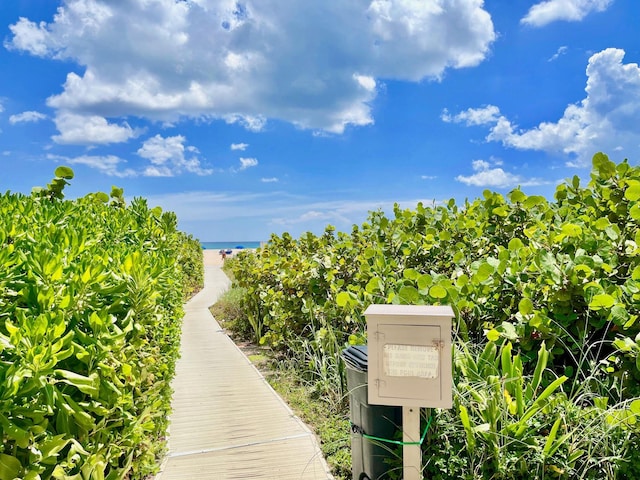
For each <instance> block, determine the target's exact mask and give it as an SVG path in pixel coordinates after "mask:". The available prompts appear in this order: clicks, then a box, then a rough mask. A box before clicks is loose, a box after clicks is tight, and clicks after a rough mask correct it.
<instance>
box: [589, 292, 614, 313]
mask: <svg viewBox="0 0 640 480" xmlns="http://www.w3.org/2000/svg"><path fill="white" fill-rule="evenodd" d="M615 303H616V299H615V298H613V297H612V296H611V295H608V294H606V293H602V294H600V295H595V296H594V297H593V299H592V300H591V302H589V308H590V309H591V310H601V309H603V308H611V307H612V306H613V305H614V304H615Z"/></svg>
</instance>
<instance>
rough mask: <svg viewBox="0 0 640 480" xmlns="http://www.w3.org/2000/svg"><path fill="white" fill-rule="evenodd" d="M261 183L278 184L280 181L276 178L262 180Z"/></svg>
mask: <svg viewBox="0 0 640 480" xmlns="http://www.w3.org/2000/svg"><path fill="white" fill-rule="evenodd" d="M260 181H261V182H262V183H278V182H279V181H280V180H279V179H278V178H276V177H271V178H261V179H260Z"/></svg>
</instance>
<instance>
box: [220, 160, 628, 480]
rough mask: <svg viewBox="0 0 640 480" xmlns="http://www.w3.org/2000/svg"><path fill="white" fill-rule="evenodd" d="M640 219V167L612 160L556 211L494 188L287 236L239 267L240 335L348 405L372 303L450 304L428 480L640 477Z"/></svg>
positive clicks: (597, 166)
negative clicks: (446, 366) (447, 397)
mask: <svg viewBox="0 0 640 480" xmlns="http://www.w3.org/2000/svg"><path fill="white" fill-rule="evenodd" d="M639 225H640V168H638V167H635V166H631V165H629V163H628V162H627V161H625V162H623V163H620V164H618V165H616V164H614V163H613V162H611V161H610V160H609V159H608V158H607V157H606V155H604V154H601V153H599V154H596V155H595V156H594V159H593V171H592V174H591V180H590V182H589V183H588V185H586V186H582V185H580V181H579V179H578V177H574V178H573V179H571V180H570V181H568V182H566V183H563V184H561V185H559V186H558V187H557V189H556V193H555V199H554V201H548V200H547V199H545V198H544V197H541V196H528V195H526V194H525V193H524V192H523V191H521V190H520V189H516V190H513V191H511V192H510V193H508V194H507V195H506V198H505V197H504V196H503V195H501V194H498V193H494V192H490V191H485V192H484V194H483V198H480V199H477V200H474V201H473V202H469V201H466V202H465V203H464V204H463V205H461V206H458V205H456V202H455V201H453V200H451V201H449V202H448V203H446V204H443V205H440V204H434V205H433V206H424V205H422V204H419V205H418V206H417V207H416V209H415V210H401V209H400V208H399V207H396V208H395V211H394V216H393V218H388V217H386V216H385V215H384V214H383V213H382V212H372V213H371V214H370V217H369V219H368V221H367V222H366V223H364V224H363V225H362V226H354V227H353V231H352V232H351V233H350V234H347V233H336V232H335V231H334V229H333V228H332V227H328V228H327V229H326V232H325V234H324V235H322V236H315V235H312V234H310V233H309V234H306V235H303V236H302V237H301V238H299V239H294V238H292V237H291V236H290V235H288V234H286V233H285V234H283V235H282V236H276V235H274V236H272V237H271V240H270V242H269V243H268V245H266V246H265V247H263V248H261V249H260V250H259V251H258V252H257V253H256V254H254V255H251V254H246V255H241V256H239V258H238V259H236V260H235V261H234V263H233V264H232V270H233V276H234V278H235V280H234V285H235V286H236V287H237V288H240V289H241V290H239V291H240V292H242V294H241V298H240V304H241V307H242V311H243V313H244V315H246V316H245V317H243V319H240V320H238V319H236V321H235V325H236V327H237V328H238V329H239V330H241V331H242V330H244V331H247V332H250V333H251V334H252V335H253V336H254V338H255V339H256V340H258V341H260V342H261V343H263V344H265V345H269V346H271V347H272V348H273V349H274V351H275V352H278V354H279V355H280V356H281V357H283V358H287V359H291V360H292V361H291V362H290V364H297V365H299V366H302V367H303V374H304V375H306V377H307V378H308V379H309V380H310V381H312V382H313V385H314V388H315V389H316V390H317V391H318V392H319V393H321V394H323V395H324V398H331V396H332V395H333V396H334V398H336V394H335V392H338V394H337V398H336V399H337V400H339V399H340V398H343V399H344V398H345V396H346V395H347V393H348V392H347V391H346V387H345V382H344V364H343V362H342V361H341V358H340V352H341V350H342V349H343V348H344V347H345V346H346V345H348V344H357V343H363V342H365V341H366V339H365V336H364V331H365V327H364V319H363V315H362V312H363V311H364V309H365V308H366V307H367V306H368V305H369V304H371V303H407V304H448V305H451V306H452V307H453V309H454V311H455V314H456V322H455V323H456V326H455V332H454V336H455V339H454V340H455V342H454V352H453V354H454V362H455V369H454V370H455V373H454V384H455V386H454V389H455V391H454V408H453V409H451V410H437V411H434V418H433V421H432V424H431V427H430V428H431V430H430V434H429V438H430V441H429V442H427V444H426V445H425V447H424V450H425V457H424V464H425V475H426V476H427V477H428V478H434V479H437V478H441V479H447V478H469V479H471V478H473V479H476V478H491V479H529V478H543V477H545V478H546V477H548V478H593V479H602V478H639V477H640V457H639V455H640V453H638V444H639V442H638V424H637V416H638V414H640V400H639V399H638V395H639V394H640V386H639V385H640V383H639V380H640V355H639V354H640V345H639V343H638V342H639V341H640V323H638V321H637V320H638V313H639V312H638V306H639V304H640V303H639V300H640V247H639V245H640V229H639V228H638V227H639Z"/></svg>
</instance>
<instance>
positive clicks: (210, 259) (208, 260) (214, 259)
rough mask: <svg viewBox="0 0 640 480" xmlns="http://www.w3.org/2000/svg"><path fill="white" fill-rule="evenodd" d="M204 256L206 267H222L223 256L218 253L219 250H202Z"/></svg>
mask: <svg viewBox="0 0 640 480" xmlns="http://www.w3.org/2000/svg"><path fill="white" fill-rule="evenodd" d="M202 254H203V255H204V265H205V266H209V265H218V266H220V265H222V256H221V255H220V253H218V250H202Z"/></svg>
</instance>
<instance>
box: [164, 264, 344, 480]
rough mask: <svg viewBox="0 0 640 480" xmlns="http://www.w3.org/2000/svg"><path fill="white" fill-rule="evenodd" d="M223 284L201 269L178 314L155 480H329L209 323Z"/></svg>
mask: <svg viewBox="0 0 640 480" xmlns="http://www.w3.org/2000/svg"><path fill="white" fill-rule="evenodd" d="M228 285H229V280H228V279H227V277H226V276H225V275H224V273H223V272H222V270H221V269H220V267H218V266H215V265H211V264H208V265H207V264H205V288H204V290H202V291H201V292H200V293H198V295H196V296H195V297H194V298H193V299H192V300H191V301H189V303H187V305H186V307H185V311H186V315H185V318H184V323H183V330H182V340H181V355H182V356H181V358H180V360H179V361H178V363H177V366H176V377H175V379H174V381H173V384H172V385H173V389H174V395H173V402H172V406H173V413H172V415H171V424H170V427H169V452H168V455H167V457H166V459H165V461H164V462H163V465H162V469H161V472H160V473H159V474H158V476H157V477H156V478H157V479H158V480H178V479H189V480H192V479H213V480H227V479H229V480H230V479H265V480H289V479H291V480H307V479H308V480H319V479H323V480H325V479H331V478H332V477H331V475H330V473H328V468H327V465H326V463H325V461H324V458H323V457H322V454H321V452H320V450H319V448H318V444H317V442H316V438H315V436H314V434H313V433H312V432H311V431H310V430H309V429H308V428H307V427H306V425H304V424H303V423H302V421H300V419H298V418H297V417H296V416H295V415H294V414H293V413H292V411H291V410H290V409H289V407H288V406H287V405H286V404H285V403H284V402H283V401H282V399H281V398H280V397H279V396H278V395H277V394H276V393H275V392H274V391H273V389H272V388H271V387H270V386H269V384H268V383H267V382H266V380H265V379H264V378H263V377H262V375H261V374H260V373H259V372H258V371H257V370H256V369H255V368H254V366H253V365H252V364H251V363H250V362H249V360H248V359H247V358H246V357H245V356H244V354H243V353H242V352H241V351H240V350H239V349H238V348H237V346H236V345H235V344H234V343H233V342H232V341H231V339H229V337H228V336H227V335H226V334H225V333H224V332H223V331H222V330H221V328H220V326H219V324H218V323H217V322H216V321H215V320H214V318H213V317H212V316H211V314H210V312H209V310H208V307H209V306H210V305H211V304H213V303H215V300H216V299H217V298H218V296H219V295H220V294H222V293H223V292H224V291H225V290H226V289H227V288H228Z"/></svg>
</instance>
